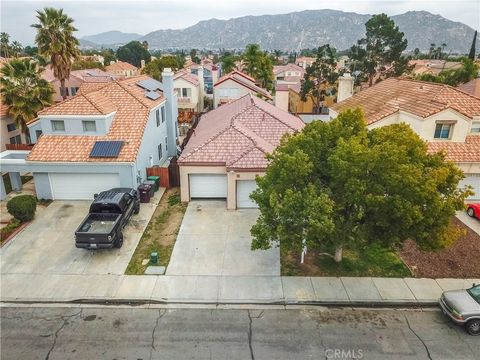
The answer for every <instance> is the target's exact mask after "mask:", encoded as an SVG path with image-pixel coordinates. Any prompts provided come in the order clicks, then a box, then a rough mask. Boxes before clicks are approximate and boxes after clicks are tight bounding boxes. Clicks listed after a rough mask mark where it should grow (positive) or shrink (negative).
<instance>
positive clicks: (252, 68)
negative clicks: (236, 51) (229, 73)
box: [243, 44, 262, 77]
mask: <svg viewBox="0 0 480 360" xmlns="http://www.w3.org/2000/svg"><path fill="white" fill-rule="evenodd" d="M261 56H262V51H261V50H260V45H258V44H249V45H247V47H246V48H245V52H244V53H243V60H244V61H245V68H244V71H245V73H247V74H248V75H250V76H252V77H256V75H257V67H258V65H259V61H260V58H261Z"/></svg>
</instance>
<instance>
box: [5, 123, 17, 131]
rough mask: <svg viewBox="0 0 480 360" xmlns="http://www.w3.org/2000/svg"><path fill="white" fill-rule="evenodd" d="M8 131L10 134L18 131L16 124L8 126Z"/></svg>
mask: <svg viewBox="0 0 480 360" xmlns="http://www.w3.org/2000/svg"><path fill="white" fill-rule="evenodd" d="M7 130H8V132H10V131H15V130H17V126H16V125H15V124H14V123H11V124H7Z"/></svg>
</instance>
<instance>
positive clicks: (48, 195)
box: [33, 173, 53, 199]
mask: <svg viewBox="0 0 480 360" xmlns="http://www.w3.org/2000/svg"><path fill="white" fill-rule="evenodd" d="M33 181H34V183H35V192H36V193H37V198H39V199H52V198H53V196H52V189H51V188H50V179H49V178H48V173H33Z"/></svg>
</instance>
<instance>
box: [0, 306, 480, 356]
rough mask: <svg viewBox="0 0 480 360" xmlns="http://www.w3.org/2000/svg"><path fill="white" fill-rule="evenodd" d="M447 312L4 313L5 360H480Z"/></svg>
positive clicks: (29, 309)
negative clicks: (449, 318) (447, 315)
mask: <svg viewBox="0 0 480 360" xmlns="http://www.w3.org/2000/svg"><path fill="white" fill-rule="evenodd" d="M479 340H480V339H479V338H478V337H473V336H469V335H467V334H466V333H465V331H464V330H463V328H460V327H458V326H456V325H454V324H452V323H451V322H450V321H449V320H448V319H446V318H445V317H444V316H443V314H442V313H441V312H440V311H439V310H438V309H423V310H421V309H418V310H405V309H378V310H377V309H358V308H357V309H352V308H324V307H316V308H310V309H297V308H295V309H284V308H280V307H278V308H269V309H260V308H258V309H253V310H252V309H250V310H248V309H240V310H239V309H218V308H212V309H195V308H185V309H181V308H175V309H173V308H165V307H160V306H159V307H158V308H151V307H150V308H148V307H126V306H119V307H113V306H110V307H105V306H103V307H100V306H95V307H92V306H72V307H42V306H41V305H32V306H25V307H13V306H12V307H10V306H3V307H2V308H1V359H2V360H16V359H48V360H53V359H82V360H83V359H92V360H96V359H117V360H120V359H134V360H137V359H142V360H146V359H257V360H258V359H289V360H291V359H362V358H363V359H419V360H420V359H455V360H458V359H478V356H479V354H480V341H479Z"/></svg>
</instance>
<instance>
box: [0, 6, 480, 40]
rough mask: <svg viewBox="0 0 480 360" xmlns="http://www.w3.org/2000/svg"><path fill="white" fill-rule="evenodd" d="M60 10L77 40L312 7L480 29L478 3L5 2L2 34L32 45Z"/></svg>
mask: <svg viewBox="0 0 480 360" xmlns="http://www.w3.org/2000/svg"><path fill="white" fill-rule="evenodd" d="M46 6H52V7H57V8H58V7H61V8H63V9H64V11H65V12H66V13H67V14H68V15H69V16H70V17H72V18H73V19H74V20H75V26H76V27H77V29H78V32H77V33H76V36H77V37H82V36H85V35H92V34H97V33H100V32H104V31H110V30H120V31H123V32H134V33H139V34H142V35H144V34H147V33H149V32H151V31H155V30H159V29H181V28H185V27H188V26H191V25H194V24H195V23H197V22H198V21H201V20H208V19H211V18H217V19H230V18H235V17H241V16H247V15H265V14H284V13H289V12H294V11H302V10H313V9H335V10H342V11H351V12H356V13H360V14H378V13H381V12H384V13H386V14H387V15H390V16H392V15H397V14H402V13H404V12H407V11H411V10H426V11H429V12H431V13H433V14H439V15H441V16H443V17H445V18H447V19H450V20H454V21H460V22H463V23H465V24H467V25H469V26H470V27H472V28H474V29H477V30H480V0H409V1H398V0H378V1H361V0H335V1H334V0H294V1H292V0H287V1H286V0H202V1H198V0H168V1H165V0H150V1H131V0H103V1H98V0H95V1H92V0H62V1H60V0H57V1H44V0H35V1H31V0H29V1H27V0H16V1H6V0H1V2H0V10H1V22H0V29H1V31H5V32H8V33H9V34H10V36H11V40H12V41H13V40H17V41H20V42H21V43H22V44H23V45H32V44H33V39H34V36H35V32H34V29H33V28H31V27H30V25H31V24H33V23H35V22H36V18H35V10H37V9H41V8H43V7H46Z"/></svg>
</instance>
